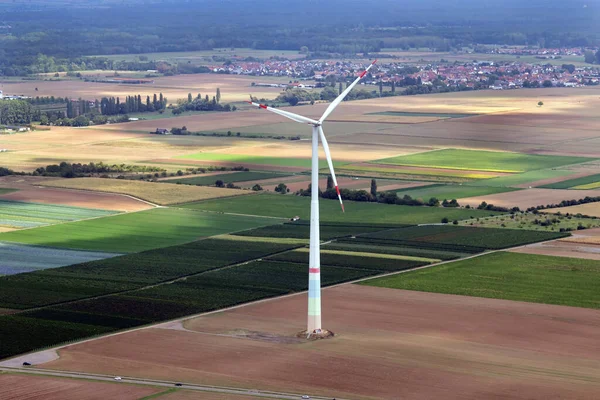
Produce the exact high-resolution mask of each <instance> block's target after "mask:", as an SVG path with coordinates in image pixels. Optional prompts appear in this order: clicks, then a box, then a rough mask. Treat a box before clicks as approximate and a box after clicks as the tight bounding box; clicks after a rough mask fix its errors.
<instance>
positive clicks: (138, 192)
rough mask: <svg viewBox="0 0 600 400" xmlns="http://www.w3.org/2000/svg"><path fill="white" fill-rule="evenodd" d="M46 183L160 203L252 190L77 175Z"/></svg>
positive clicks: (46, 184)
mask: <svg viewBox="0 0 600 400" xmlns="http://www.w3.org/2000/svg"><path fill="white" fill-rule="evenodd" d="M43 185H44V186H50V187H60V188H67V189H82V190H92V191H99V192H109V193H120V194H126V195H130V196H135V197H137V198H140V199H142V200H146V201H150V202H153V203H157V204H160V205H171V204H179V203H187V202H190V201H198V200H205V199H213V198H219V197H230V196H239V195H242V194H248V192H245V191H242V190H237V189H225V188H209V187H196V186H188V185H174V184H167V183H156V182H144V181H132V180H124V179H103V178H74V179H57V180H50V181H46V182H44V183H43Z"/></svg>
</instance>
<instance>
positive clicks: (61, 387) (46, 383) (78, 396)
mask: <svg viewBox="0 0 600 400" xmlns="http://www.w3.org/2000/svg"><path fill="white" fill-rule="evenodd" d="M164 390H165V388H158V387H151V386H140V385H128V384H126V383H118V382H94V381H89V380H84V379H69V378H55V377H47V376H36V375H22V374H0V398H2V399H14V400H25V399H33V398H43V399H45V400H94V399H98V398H114V399H119V400H139V399H141V398H145V397H146V396H151V395H154V394H157V393H160V392H163V391H164Z"/></svg>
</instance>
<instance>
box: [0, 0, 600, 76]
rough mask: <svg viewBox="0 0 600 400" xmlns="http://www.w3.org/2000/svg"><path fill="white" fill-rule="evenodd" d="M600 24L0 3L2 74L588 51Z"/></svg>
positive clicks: (485, 16) (492, 12)
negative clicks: (100, 62)
mask: <svg viewBox="0 0 600 400" xmlns="http://www.w3.org/2000/svg"><path fill="white" fill-rule="evenodd" d="M599 20H600V0H586V1H583V0H568V1H564V0H528V1H520V0H518V1H517V0H503V1H491V0H456V1H452V2H448V1H442V0H419V1H408V0H379V1H371V2H365V1H364V0H361V1H357V0H289V1H280V0H268V1H267V0H255V1H252V2H246V1H241V0H220V1H216V2H215V1H206V0H197V1H189V0H161V1H158V0H156V1H152V0H128V1H111V0H104V1H102V0H94V1H91V0H79V1H75V0H43V1H41V0H15V1H13V2H0V73H1V74H3V75H7V76H10V75H23V74H27V73H31V72H43V71H34V70H32V69H31V66H32V65H34V64H35V60H36V58H37V57H38V55H39V54H43V55H45V56H49V57H53V58H54V59H55V60H53V61H52V62H60V63H61V64H63V65H67V68H68V69H70V70H71V69H78V68H79V67H80V66H81V63H85V59H83V58H81V57H82V56H86V55H104V54H127V53H149V52H172V51H193V50H207V49H213V48H219V47H250V48H255V49H265V50H299V49H300V48H301V47H303V46H306V47H308V49H309V51H310V52H313V53H326V52H335V53H341V54H356V53H357V52H360V53H362V52H375V51H380V50H381V49H382V48H389V47H391V48H403V49H409V48H430V49H434V50H437V51H448V50H452V49H458V48H461V47H463V46H472V45H474V44H508V45H524V44H529V45H542V46H545V47H559V46H594V45H597V44H598V43H599V40H600V24H598V23H597V22H598V21H599ZM46 69H50V70H52V66H48V67H47V68H46ZM48 72H52V71H48Z"/></svg>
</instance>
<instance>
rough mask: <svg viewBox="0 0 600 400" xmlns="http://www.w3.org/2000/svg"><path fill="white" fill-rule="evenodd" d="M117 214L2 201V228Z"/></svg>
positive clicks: (78, 208) (48, 223) (28, 226)
mask: <svg viewBox="0 0 600 400" xmlns="http://www.w3.org/2000/svg"><path fill="white" fill-rule="evenodd" d="M116 213H117V212H116V211H106V210H97V209H92V208H81V207H69V206H61V205H52V204H38V203H24V202H20V201H7V200H0V226H9V227H15V228H33V227H37V226H43V225H51V224H58V223H60V222H69V221H77V220H80V219H88V218H96V217H104V216H109V215H113V214H116ZM0 240H3V239H1V238H0Z"/></svg>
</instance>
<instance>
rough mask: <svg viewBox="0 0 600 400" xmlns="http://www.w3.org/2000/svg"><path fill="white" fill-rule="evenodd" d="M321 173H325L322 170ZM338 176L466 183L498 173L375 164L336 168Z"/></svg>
mask: <svg viewBox="0 0 600 400" xmlns="http://www.w3.org/2000/svg"><path fill="white" fill-rule="evenodd" d="M322 172H323V173H325V172H326V171H325V170H323V171H322ZM336 174H338V175H358V176H360V175H363V176H371V175H373V176H380V177H390V178H393V177H397V178H402V179H410V178H407V176H408V177H410V176H412V177H415V179H413V180H452V181H454V180H459V181H468V180H474V179H488V178H495V177H497V176H499V175H500V174H499V173H494V172H486V171H470V170H460V169H455V170H443V169H441V168H439V169H438V168H431V167H428V168H426V167H423V168H402V166H400V165H399V166H396V167H394V166H392V165H391V164H389V165H388V164H386V165H383V164H376V163H375V162H372V163H365V164H361V165H345V166H342V167H341V168H336Z"/></svg>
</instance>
